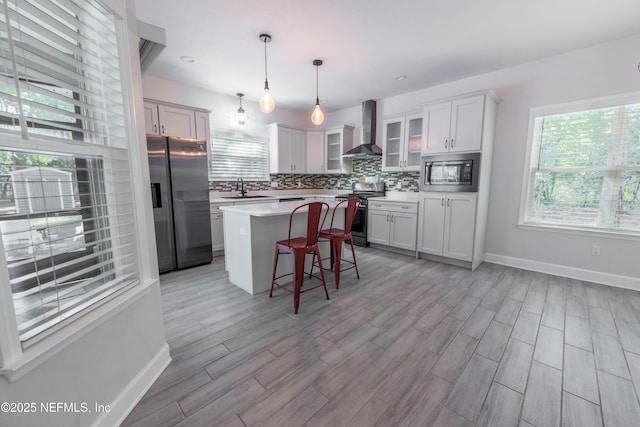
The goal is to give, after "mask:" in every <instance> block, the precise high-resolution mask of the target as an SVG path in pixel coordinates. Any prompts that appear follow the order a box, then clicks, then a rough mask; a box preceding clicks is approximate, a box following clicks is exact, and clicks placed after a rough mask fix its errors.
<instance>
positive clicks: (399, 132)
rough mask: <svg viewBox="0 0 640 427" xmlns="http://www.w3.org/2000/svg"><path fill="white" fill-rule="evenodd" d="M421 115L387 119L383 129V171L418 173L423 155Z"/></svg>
mask: <svg viewBox="0 0 640 427" xmlns="http://www.w3.org/2000/svg"><path fill="white" fill-rule="evenodd" d="M422 122H423V117H422V114H421V113H418V114H411V115H407V116H402V117H394V118H389V119H385V120H384V121H383V128H382V170H383V171H386V172H399V171H418V170H420V156H421V155H422V140H423V137H422V132H423V125H422Z"/></svg>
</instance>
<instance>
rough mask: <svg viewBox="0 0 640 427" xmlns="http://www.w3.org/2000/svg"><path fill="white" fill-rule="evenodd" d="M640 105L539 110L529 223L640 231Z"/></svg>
mask: <svg viewBox="0 0 640 427" xmlns="http://www.w3.org/2000/svg"><path fill="white" fill-rule="evenodd" d="M639 101H640V97H638V96H635V98H634V97H625V98H624V99H623V98H620V97H618V98H617V99H607V100H597V101H593V102H589V103H582V105H580V106H577V107H576V106H575V105H572V106H561V107H555V108H554V107H551V108H544V109H535V110H533V111H532V117H531V126H530V127H531V131H530V132H531V134H530V138H531V140H530V145H531V151H530V162H529V164H528V180H527V182H525V189H526V190H525V191H526V195H525V197H526V200H525V208H524V218H523V219H524V221H523V222H524V223H525V224H534V225H550V226H560V227H567V228H581V229H592V230H600V231H613V232H618V233H629V234H635V233H638V232H640V102H639Z"/></svg>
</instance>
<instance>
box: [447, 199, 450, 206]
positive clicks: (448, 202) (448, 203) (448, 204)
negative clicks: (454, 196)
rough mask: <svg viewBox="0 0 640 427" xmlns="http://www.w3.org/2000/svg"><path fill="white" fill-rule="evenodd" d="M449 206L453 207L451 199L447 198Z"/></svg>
mask: <svg viewBox="0 0 640 427" xmlns="http://www.w3.org/2000/svg"><path fill="white" fill-rule="evenodd" d="M447 206H451V199H449V198H447Z"/></svg>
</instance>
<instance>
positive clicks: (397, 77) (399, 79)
mask: <svg viewBox="0 0 640 427" xmlns="http://www.w3.org/2000/svg"><path fill="white" fill-rule="evenodd" d="M406 78H407V76H406V75H404V74H403V75H401V76H396V77H394V80H397V81H399V82H400V81H402V80H404V79H406Z"/></svg>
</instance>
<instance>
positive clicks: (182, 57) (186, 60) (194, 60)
mask: <svg viewBox="0 0 640 427" xmlns="http://www.w3.org/2000/svg"><path fill="white" fill-rule="evenodd" d="M180 59H181V60H182V61H184V62H188V63H189V64H193V63H194V62H196V58H194V57H192V56H181V57H180Z"/></svg>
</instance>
